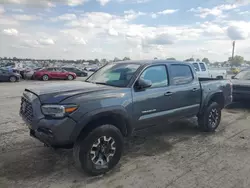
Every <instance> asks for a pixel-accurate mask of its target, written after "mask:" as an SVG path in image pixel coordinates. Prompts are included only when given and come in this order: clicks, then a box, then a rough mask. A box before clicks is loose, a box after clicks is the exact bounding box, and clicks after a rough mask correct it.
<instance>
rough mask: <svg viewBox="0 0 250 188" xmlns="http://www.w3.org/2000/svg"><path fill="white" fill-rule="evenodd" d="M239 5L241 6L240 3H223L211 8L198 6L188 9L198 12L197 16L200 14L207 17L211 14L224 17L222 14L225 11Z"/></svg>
mask: <svg viewBox="0 0 250 188" xmlns="http://www.w3.org/2000/svg"><path fill="white" fill-rule="evenodd" d="M239 6H240V4H223V5H219V6H216V7H213V8H211V9H210V8H202V7H197V8H192V9H190V10H188V12H194V13H196V14H195V16H199V17H201V18H206V17H207V16H209V15H212V16H220V17H222V16H224V15H223V11H228V10H232V9H235V8H237V7H239Z"/></svg>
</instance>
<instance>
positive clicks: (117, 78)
mask: <svg viewBox="0 0 250 188" xmlns="http://www.w3.org/2000/svg"><path fill="white" fill-rule="evenodd" d="M139 67H140V65H138V64H133V63H130V64H128V63H115V64H108V65H106V66H104V67H102V68H101V69H99V70H98V71H97V72H95V73H94V74H92V75H91V76H90V77H89V78H88V79H87V80H86V81H87V82H93V83H97V84H105V85H110V86H116V87H126V86H127V85H128V83H129V81H130V79H131V78H132V76H133V74H134V73H135V72H136V70H137V69H138V68H139Z"/></svg>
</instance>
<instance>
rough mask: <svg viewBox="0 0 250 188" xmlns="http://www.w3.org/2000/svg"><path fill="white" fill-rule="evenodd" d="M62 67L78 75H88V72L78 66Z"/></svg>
mask: <svg viewBox="0 0 250 188" xmlns="http://www.w3.org/2000/svg"><path fill="white" fill-rule="evenodd" d="M62 69H64V70H66V71H68V72H73V73H75V74H76V76H78V77H86V76H88V73H87V72H85V71H82V70H80V69H78V68H75V67H62Z"/></svg>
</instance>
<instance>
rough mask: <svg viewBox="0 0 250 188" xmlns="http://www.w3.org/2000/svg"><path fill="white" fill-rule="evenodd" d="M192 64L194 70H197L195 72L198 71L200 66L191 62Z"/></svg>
mask: <svg viewBox="0 0 250 188" xmlns="http://www.w3.org/2000/svg"><path fill="white" fill-rule="evenodd" d="M193 65H194V70H195V71H197V72H199V71H200V67H199V65H198V63H193Z"/></svg>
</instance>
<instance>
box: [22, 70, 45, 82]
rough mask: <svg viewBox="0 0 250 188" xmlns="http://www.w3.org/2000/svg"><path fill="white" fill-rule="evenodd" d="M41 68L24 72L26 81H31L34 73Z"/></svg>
mask: <svg viewBox="0 0 250 188" xmlns="http://www.w3.org/2000/svg"><path fill="white" fill-rule="evenodd" d="M39 69H41V68H35V69H29V70H26V71H25V72H24V79H26V80H30V79H32V78H33V75H34V73H35V72H36V71H37V70H39Z"/></svg>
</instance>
